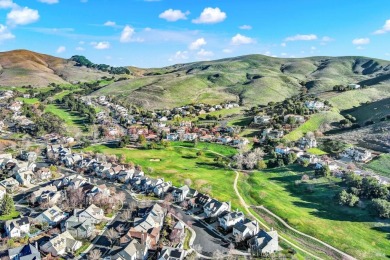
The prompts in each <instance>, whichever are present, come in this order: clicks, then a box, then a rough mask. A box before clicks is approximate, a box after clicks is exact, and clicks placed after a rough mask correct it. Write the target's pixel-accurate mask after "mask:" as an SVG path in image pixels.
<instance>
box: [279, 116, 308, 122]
mask: <svg viewBox="0 0 390 260" xmlns="http://www.w3.org/2000/svg"><path fill="white" fill-rule="evenodd" d="M283 121H284V122H285V123H289V122H294V123H299V124H302V123H304V122H305V118H304V117H303V116H300V115H293V114H288V115H285V116H284V117H283Z"/></svg>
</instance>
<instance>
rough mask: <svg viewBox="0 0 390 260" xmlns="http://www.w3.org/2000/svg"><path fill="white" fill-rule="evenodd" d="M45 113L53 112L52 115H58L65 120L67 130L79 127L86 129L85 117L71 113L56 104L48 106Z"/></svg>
mask: <svg viewBox="0 0 390 260" xmlns="http://www.w3.org/2000/svg"><path fill="white" fill-rule="evenodd" d="M45 112H51V113H53V114H55V115H57V116H58V117H59V118H61V119H62V120H64V121H65V124H66V126H67V128H68V127H70V128H72V127H73V128H74V127H77V128H80V129H82V128H83V127H84V125H83V119H84V118H83V117H81V116H80V115H78V114H77V113H74V112H70V111H68V110H66V109H64V108H62V107H60V106H58V105H55V104H49V105H47V106H46V108H45Z"/></svg>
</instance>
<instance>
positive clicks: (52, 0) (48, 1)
mask: <svg viewBox="0 0 390 260" xmlns="http://www.w3.org/2000/svg"><path fill="white" fill-rule="evenodd" d="M38 1H39V2H41V3H45V4H49V5H52V4H58V3H59V2H60V1H59V0H38Z"/></svg>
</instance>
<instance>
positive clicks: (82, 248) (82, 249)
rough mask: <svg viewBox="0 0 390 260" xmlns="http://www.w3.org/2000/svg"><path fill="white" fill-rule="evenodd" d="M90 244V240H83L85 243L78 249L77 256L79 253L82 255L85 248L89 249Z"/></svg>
mask: <svg viewBox="0 0 390 260" xmlns="http://www.w3.org/2000/svg"><path fill="white" fill-rule="evenodd" d="M90 245H91V242H90V241H88V240H84V241H83V245H82V246H81V247H80V248H79V249H77V250H76V252H75V255H76V256H77V255H80V254H81V253H82V252H84V251H85V250H87V248H88V247H89V246H90Z"/></svg>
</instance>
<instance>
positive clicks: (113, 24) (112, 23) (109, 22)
mask: <svg viewBox="0 0 390 260" xmlns="http://www.w3.org/2000/svg"><path fill="white" fill-rule="evenodd" d="M103 25H104V26H116V23H115V22H113V21H107V22H105V23H104V24H103Z"/></svg>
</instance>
